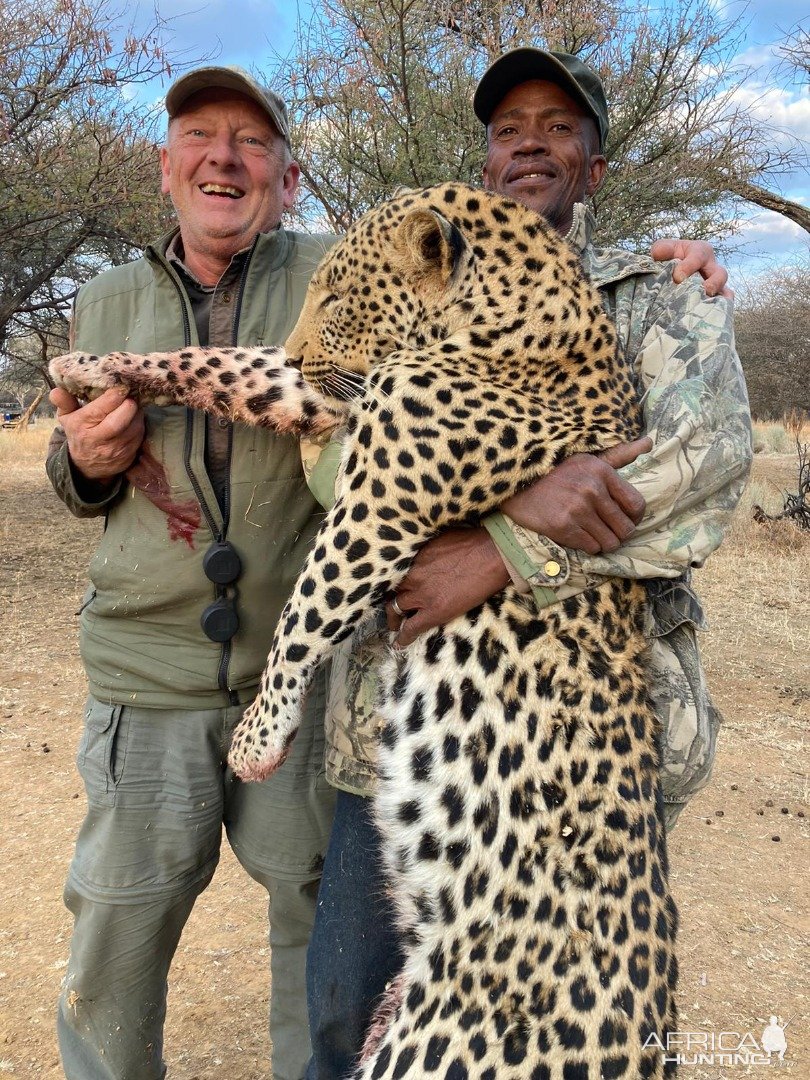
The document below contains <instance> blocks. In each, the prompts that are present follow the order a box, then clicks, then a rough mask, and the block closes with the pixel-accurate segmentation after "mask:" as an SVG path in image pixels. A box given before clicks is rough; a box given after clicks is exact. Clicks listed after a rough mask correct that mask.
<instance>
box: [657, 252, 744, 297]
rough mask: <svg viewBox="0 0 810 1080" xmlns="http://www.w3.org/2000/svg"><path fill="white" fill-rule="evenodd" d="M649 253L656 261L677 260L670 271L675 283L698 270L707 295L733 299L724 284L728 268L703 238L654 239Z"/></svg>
mask: <svg viewBox="0 0 810 1080" xmlns="http://www.w3.org/2000/svg"><path fill="white" fill-rule="evenodd" d="M650 254H651V255H652V257H653V258H654V259H655V260H656V261H657V262H667V261H668V260H669V259H677V260H678V265H677V266H675V267H674V269H673V271H672V280H673V281H674V282H675V284H676V285H680V283H681V282H682V281H686V279H687V278H688V277H691V275H692V274H700V276H701V277H702V278H703V281H704V286H703V287H704V289H705V290H706V295H707V296H725V297H726V299H727V300H733V299H734V293H733V292H732V290H731V289H728V288H726V282H727V281H728V271H727V270H726V268H725V267H724V266H721V265H720V263H719V262H718V261H717V256H716V255H715V253H714V248H713V247H712V245H711V244H709V243H707V242H706V241H705V240H656V241H655V243H654V244H653V246H652V247H651V248H650Z"/></svg>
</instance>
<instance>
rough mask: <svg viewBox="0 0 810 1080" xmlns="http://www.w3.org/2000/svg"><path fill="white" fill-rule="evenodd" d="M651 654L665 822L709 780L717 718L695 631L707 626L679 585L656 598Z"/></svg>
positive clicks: (687, 590)
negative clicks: (660, 752)
mask: <svg viewBox="0 0 810 1080" xmlns="http://www.w3.org/2000/svg"><path fill="white" fill-rule="evenodd" d="M652 601H653V602H652V609H653V617H654V621H655V629H654V632H653V641H652V648H651V654H650V674H651V679H650V689H651V693H652V698H653V704H654V707H655V711H656V714H657V715H658V717H659V719H660V721H661V727H662V730H661V751H662V771H661V786H662V789H663V795H664V803H665V806H666V807H667V808H668V820H669V821H670V822H672V823H674V820H675V818H676V817H677V814H678V813H679V812H680V810H682V809H683V807H684V806H685V805H686V803H687V802H688V801H689V800H690V799H691V798H692V796H693V795H695V794H696V793H697V792H698V791H700V790H701V789H702V788H704V787H705V786H706V784H708V782H709V779H710V778H711V773H712V767H713V765H714V757H715V753H716V750H717V732H718V730H719V727H720V724H721V721H722V717H721V715H720V712H719V710H718V709H717V708H716V707H715V705H714V703H713V701H712V699H711V697H710V695H709V689H708V687H707V685H706V676H705V674H704V671H703V667H702V665H701V662H700V652H699V649H698V642H697V631H698V630H702V629H705V627H706V622H705V618H704V616H703V611H702V609H701V607H700V602H699V600H698V599H697V597H696V596H695V594H694V593H693V592H692V590H691V589H690V588H689V587H688V585H686V584H685V583H683V582H676V583H672V582H669V583H667V584H666V585H665V587H664V588H662V589H661V590H660V592H659V593H658V594H657V595H656V593H655V592H653V596H652Z"/></svg>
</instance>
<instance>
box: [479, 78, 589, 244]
mask: <svg viewBox="0 0 810 1080" xmlns="http://www.w3.org/2000/svg"><path fill="white" fill-rule="evenodd" d="M605 167H606V162H605V159H604V157H602V155H601V154H600V153H599V149H598V139H597V134H596V125H595V124H594V122H593V120H592V119H591V118H590V117H589V116H588V115H587V114H586V113H585V112H584V111H583V109H581V108H580V106H579V105H578V104H577V103H576V102H575V101H574V100H573V99H572V98H570V97H569V96H568V95H567V94H566V93H565V91H564V90H562V89H561V88H560V87H559V86H557V85H556V84H555V83H550V82H544V81H540V80H536V81H532V82H525V83H521V84H520V85H519V86H516V87H514V89H512V90H510V91H509V93H508V94H507V95H506V97H504V99H503V101H501V103H500V104H499V105H498V107H497V108H496V109H495V111H494V112H493V114H492V118H491V119H490V122H489V125H488V127H487V161H486V165H485V166H484V187H485V188H487V189H488V190H490V191H497V192H498V194H500V195H505V196H506V197H507V198H510V199H515V200H516V201H517V202H522V203H523V204H524V205H525V206H528V207H529V208H530V209H532V210H535V211H537V213H539V214H542V215H543V217H545V218H546V220H547V221H548V222H549V224H551V225H553V226H554V228H555V229H557V230H559V231H560V232H561V233H563V234H565V233H567V232H568V230H569V229H570V228H571V223H572V221H573V210H574V203H576V202H581V201H582V200H583V199H584V198H585V197H586V195H592V194H593V193H594V192H595V191H596V190H597V189H598V188H599V185H600V184H601V183H602V178H603V176H604V173H605Z"/></svg>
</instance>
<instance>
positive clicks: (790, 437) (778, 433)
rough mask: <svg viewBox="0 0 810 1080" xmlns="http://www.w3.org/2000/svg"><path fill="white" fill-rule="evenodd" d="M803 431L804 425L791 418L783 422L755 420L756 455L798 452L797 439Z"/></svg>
mask: <svg viewBox="0 0 810 1080" xmlns="http://www.w3.org/2000/svg"><path fill="white" fill-rule="evenodd" d="M803 430H804V425H803V424H798V422H797V421H796V420H794V419H793V418H791V417H786V418H785V419H784V420H782V421H776V420H755V421H754V453H755V454H792V453H794V452H795V450H796V439H797V438H798V437H800V436H801V433H802V431H803Z"/></svg>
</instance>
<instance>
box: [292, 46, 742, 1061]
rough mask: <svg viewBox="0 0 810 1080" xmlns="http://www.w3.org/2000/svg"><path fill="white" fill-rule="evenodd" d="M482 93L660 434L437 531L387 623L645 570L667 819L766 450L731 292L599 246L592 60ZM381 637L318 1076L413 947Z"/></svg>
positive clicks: (343, 843) (347, 800) (406, 623)
mask: <svg viewBox="0 0 810 1080" xmlns="http://www.w3.org/2000/svg"><path fill="white" fill-rule="evenodd" d="M474 108H475V112H476V115H477V116H478V117H479V119H480V120H481V122H482V123H483V124H484V125H485V127H486V131H487V159H486V165H485V168H484V176H483V179H484V186H485V187H486V188H488V189H490V190H493V191H497V192H499V193H500V194H503V195H505V196H507V197H510V198H513V199H515V200H517V201H519V202H522V203H524V204H525V205H527V206H529V207H531V208H532V209H534V210H536V211H537V212H538V213H540V214H542V215H543V216H544V217H545V218H546V219H547V220H548V221H549V222H550V223H551V224H552V225H553V226H554V227H555V228H556V229H557V230H558V231H559V232H560V233H561V234H562V235H563V236H565V238H566V239H567V240H568V242H569V243H570V244H572V245H573V246H574V247H576V248H577V249H578V250H579V251H580V253H581V258H582V263H583V266H584V268H585V271H586V273H587V274H588V276H589V277H590V279H591V280H592V281H593V283H594V284H595V285H596V286H597V287H598V288H599V290H600V293H601V296H602V300H603V303H604V306H605V308H606V310H607V311H608V312H609V314H610V315H611V318H612V319H613V321H614V323H615V324H616V328H617V331H618V336H619V340H620V342H621V348H622V350H623V352H624V354H625V356H626V358H627V361H628V364H629V365H630V366H631V367H632V369H633V372H634V376H635V379H636V382H637V384H638V387H639V392H640V395H641V400H642V404H643V408H644V416H645V422H646V431H647V436H645V437H644V438H642V439H638V440H636V441H635V442H633V443H630V444H626V445H622V446H617V447H614V448H612V449H611V450H610V451H608V452H606V453H605V454H602V455H600V456H598V457H596V456H591V455H584V454H580V455H576V456H574V457H572V458H570V459H568V460H566V461H565V462H563V463H562V464H561V465H559V466H558V467H557V468H555V469H554V470H552V471H551V472H550V473H549V474H548V475H547V476H546V477H544V478H543V479H541V480H540V481H537V482H536V483H534V484H532V485H531V486H530V487H529V488H528V489H526V490H525V491H524V492H521V493H520V494H519V495H518V496H515V497H514V498H512V499H510V500H509V501H508V503H506V504H504V506H503V507H502V512H501V513H499V514H494V515H492V516H491V517H490V518H488V519H487V520H486V521H485V522H484V523H483V524H482V526H481V527H480V528H478V529H458V530H448V531H447V532H445V533H443V534H441V535H440V536H439V537H437V538H436V539H434V540H433V541H431V542H430V543H428V544H426V545H425V547H424V548H422V549H421V551H420V552H419V554H418V555H417V557H416V559H415V560H414V564H413V566H412V568H411V571H410V572H409V574H408V576H407V577H406V578H405V580H404V581H403V582H402V583H401V584H400V586H399V587H398V590H397V596H396V598H395V600H394V601H393V602H392V603H389V605H388V607H387V620H388V627H389V629H390V630H392V631H396V632H397V642H398V644H399V645H401V646H405V645H407V644H409V643H410V642H412V641H413V640H414V639H415V638H416V637H417V636H418V635H419V634H422V633H424V632H425V631H427V630H429V629H431V628H432V627H434V626H439V625H443V624H445V623H448V622H450V621H451V620H452V619H453V618H455V617H457V616H458V615H460V614H462V613H464V612H466V611H468V610H470V609H472V608H474V607H476V606H477V605H478V604H480V603H481V602H483V601H484V600H485V599H487V598H488V597H490V596H492V595H493V594H495V593H496V592H498V591H499V590H500V589H502V588H503V587H504V586H505V585H506V584H507V583H508V582H509V581H510V580H511V581H512V582H513V583H514V584H516V585H517V586H518V587H519V588H520V589H522V590H523V591H525V592H526V593H531V594H533V596H534V599H535V602H536V603H537V604H538V606H540V607H544V606H547V605H549V604H553V603H557V602H559V601H561V600H564V599H565V598H566V597H569V596H572V595H575V594H576V593H578V592H581V591H583V590H585V589H587V588H588V587H589V584H590V583H591V582H593V581H594V580H596V579H598V578H600V577H602V576H606V575H607V576H612V575H615V576H623V577H631V578H643V579H644V580H645V581H647V583H648V589H649V595H650V600H651V612H652V617H651V622H650V626H649V633H650V641H651V648H650V662H649V669H648V670H649V680H650V692H651V694H652V696H653V698H654V701H655V705H656V710H657V712H658V714H659V716H660V718H661V720H662V724H663V729H664V747H663V758H664V764H663V788H664V798H665V815H666V824H667V826H668V827H670V828H671V827H672V826H673V825H674V823H675V820H676V818H677V816H678V814H679V813H680V811H681V810H682V808H683V806H684V804H685V803H686V801H687V800H688V799H689V798H690V797H691V795H692V794H694V793H695V792H696V791H697V790H699V789H700V788H701V787H703V786H704V785H705V784H706V783H707V782H708V779H709V774H710V771H711V765H712V760H713V756H714V747H715V736H716V731H717V726H718V720H719V717H718V714H717V712H716V710H715V709H714V707H713V705H712V703H711V700H710V698H709V696H708V692H707V689H706V684H705V679H704V677H703V672H702V669H701V666H700V661H699V657H698V653H697V644H696V640H695V630H696V629H698V628H701V627H702V626H703V625H704V620H703V613H702V610H701V608H700V604H699V601H698V599H697V597H696V596H695V594H694V592H693V591H692V590H691V588H690V584H689V575H690V570H691V568H692V567H695V566H700V565H702V563H703V561H704V560H705V559H706V558H707V557H708V555H709V554H710V553H711V552H712V551H713V550H714V549H715V548H716V547H717V546H718V544H719V543H720V541H721V539H722V536H723V533H724V531H725V529H726V527H727V525H728V522H729V520H730V517H731V514H732V511H733V509H734V507H735V506H736V503H737V501H738V499H739V497H740V494H741V493H742V489H743V486H744V483H745V479H746V476H747V474H748V469H749V467H750V461H751V429H750V416H749V413H748V402H747V396H746V391H745V383H744V379H743V375H742V370H741V367H740V364H739V360H738V358H737V355H736V352H735V350H734V341H733V330H732V312H731V305H730V303H729V302H728V300H727V299H726V298H725V297H722V296H714V297H709V296H707V295H706V291H704V289H703V287H702V286H701V285H700V283H699V282H696V281H695V280H694V279H693V278H692V279H690V280H688V281H685V282H684V281H683V278H684V277H685V274H684V273H683V268H681V270H680V271H678V270H677V269H675V271H674V272H673V265H672V264H671V263H669V264H664V265H663V266H662V265H658V264H656V263H655V262H653V260H652V259H650V258H648V257H647V256H637V255H633V254H631V253H630V252H627V251H624V250H619V249H605V248H599V247H596V246H595V245H594V243H593V241H592V238H591V234H592V230H593V220H592V217H591V215H590V213H589V211H588V210H587V208H586V205H585V204H586V200H587V198H588V196H590V195H592V194H594V193H595V192H596V191H597V190H598V188H599V186H600V184H601V182H602V180H603V177H604V174H605V170H606V160H605V157H604V149H605V141H606V137H607V133H608V110H607V103H606V100H605V95H604V91H603V88H602V84H601V81H600V80H599V78H598V76H597V75H596V73H595V72H594V71H592V70H591V69H590V68H588V67H587V66H586V65H584V64H583V63H582V62H581V61H580V60H578V59H577V58H576V57H574V56H571V55H568V54H564V53H552V52H547V51H546V50H543V49H535V48H523V49H517V50H514V51H512V52H509V53H507V54H505V55H504V56H502V57H500V58H499V59H498V60H496V61H495V63H494V64H493V65H492V66H491V67H490V68H489V70H488V71H487V72H486V73H485V75H484V76H483V78H482V79H481V82H480V83H479V86H478V88H477V90H476V93H475V97H474ZM676 252H677V246H676V245H673V246H672V248H671V251H670V254H676ZM660 253H661V252H660V249H659V251H658V252H657V254H660ZM673 278H674V280H673ZM681 282H682V283H681ZM711 291H714V290H711ZM322 460H324V464H323V465H321V463H320V462H319V464H318V465H317V466H316V467H315V470H314V472H313V476H312V480H311V482H312V484H313V486H314V487H316V488H320V489H321V490H323V489H325V488H328V486H329V482H330V479H329V477H322V476H319V475H318V474H319V470H320V469H322V468H323V469H324V470H326V469H327V467H328V464H327V463H326V461H325V459H322ZM367 653H368V650H366V652H365V653H364V651H363V650H362V649H358V648H357V643H356V642H355V643H351V642H350V643H348V644H347V645H346V646H345V647H344V648H343V650H342V652H341V653H339V654H338V655H337V656H336V657H335V658H334V659H333V667H332V671H333V677H332V683H331V690H330V700H329V708H328V710H327V775H328V776H329V778H330V780H331V781H332V782H333V783H334V784H335V785H336V786H337V787H338V789H339V791H338V798H337V804H336V812H335V824H334V827H333V832H332V838H331V840H330V845H329V850H328V852H327V857H326V864H325V867H324V874H323V879H322V883H321V891H320V896H319V907H318V915H317V918H316V923H315V929H314V931H313V938H312V944H311V946H310V954H309V960H308V995H309V1003H310V1017H311V1026H312V1042H313V1053H314V1057H313V1060H312V1062H311V1063H310V1066H309V1069H308V1071H307V1080H339V1078H341V1077H343V1076H345V1075H346V1072H347V1070H348V1068H349V1066H350V1064H351V1062H352V1060H353V1059H354V1058H355V1056H356V1055H357V1054H358V1053H359V1052H360V1050H361V1048H362V1043H363V1037H364V1034H365V1031H366V1029H367V1027H368V1024H369V1020H370V1017H371V1015H372V1013H373V1008H374V1005H375V1003H376V1002H377V1001H378V1000H379V998H380V996H381V995H382V993H383V992H384V990H385V988H386V986H387V985H388V984H389V983H390V982H391V980H392V979H394V978H395V976H396V975H397V973H398V971H399V969H400V968H401V966H402V961H403V949H402V945H401V942H400V941H399V938H398V934H397V929H396V919H395V915H394V909H393V905H392V902H391V898H390V896H389V894H388V892H387V890H386V884H385V881H384V878H383V875H382V868H381V859H380V854H379V840H378V838H377V834H376V830H375V828H374V824H373V820H372V817H371V807H370V799H369V798H368V797H367V796H368V795H370V794H372V793H373V789H374V782H375V765H374V759H375V748H376V742H377V737H378V725H377V723H376V719H375V717H374V710H373V692H372V690H371V687H370V681H369V679H368V678H367V677H366V674H367V672H366V671H365V670H364V668H365V667H367V664H368V661H367V660H366V659H365V656H366V655H367ZM419 1066H420V1060H416V1061H415V1062H414V1070H415V1071H414V1073H413V1074H414V1075H417V1074H418V1070H419Z"/></svg>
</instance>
